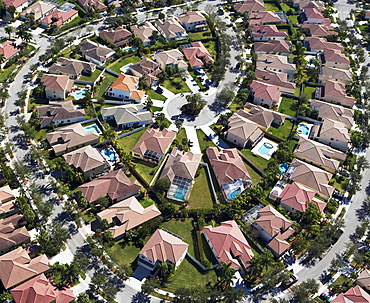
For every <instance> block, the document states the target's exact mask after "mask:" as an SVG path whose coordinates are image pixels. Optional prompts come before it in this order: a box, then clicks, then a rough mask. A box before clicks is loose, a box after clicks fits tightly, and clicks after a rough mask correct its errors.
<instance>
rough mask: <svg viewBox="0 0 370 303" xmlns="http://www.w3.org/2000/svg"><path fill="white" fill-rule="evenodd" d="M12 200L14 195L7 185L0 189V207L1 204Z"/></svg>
mask: <svg viewBox="0 0 370 303" xmlns="http://www.w3.org/2000/svg"><path fill="white" fill-rule="evenodd" d="M13 199H14V194H13V191H12V189H11V188H10V187H9V185H5V186H3V187H1V188H0V205H1V203H3V202H7V201H9V200H13Z"/></svg>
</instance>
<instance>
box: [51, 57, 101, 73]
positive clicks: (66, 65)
mask: <svg viewBox="0 0 370 303" xmlns="http://www.w3.org/2000/svg"><path fill="white" fill-rule="evenodd" d="M95 67H96V65H95V64H94V63H91V62H86V61H81V60H75V59H69V58H58V60H57V61H56V62H55V63H53V65H52V66H50V68H49V72H54V73H62V74H68V75H72V76H75V77H79V76H80V75H81V73H82V71H83V70H84V69H86V70H95Z"/></svg>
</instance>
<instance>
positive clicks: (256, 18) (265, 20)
mask: <svg viewBox="0 0 370 303" xmlns="http://www.w3.org/2000/svg"><path fill="white" fill-rule="evenodd" d="M282 18H283V19H282ZM248 23H249V26H255V25H265V24H286V23H287V22H286V17H285V15H284V13H281V14H277V13H276V12H274V11H262V12H254V13H250V14H249V18H248Z"/></svg>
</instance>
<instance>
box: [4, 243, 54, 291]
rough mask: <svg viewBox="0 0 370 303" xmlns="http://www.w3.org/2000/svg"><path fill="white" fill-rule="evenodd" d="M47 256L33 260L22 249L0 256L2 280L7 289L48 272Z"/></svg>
mask: <svg viewBox="0 0 370 303" xmlns="http://www.w3.org/2000/svg"><path fill="white" fill-rule="evenodd" d="M49 268H50V267H49V260H48V258H47V257H46V256H45V255H41V256H38V257H36V258H34V259H31V258H30V257H29V255H28V253H27V252H26V251H25V250H24V249H23V248H21V247H19V248H17V249H15V250H12V251H11V252H8V253H6V254H5V255H2V256H0V280H1V281H2V282H3V285H4V287H5V288H6V289H8V288H9V287H12V286H14V285H16V284H18V283H21V282H23V281H24V280H27V279H30V278H32V277H33V276H36V275H38V274H41V273H43V272H44V271H46V270H48V269H49Z"/></svg>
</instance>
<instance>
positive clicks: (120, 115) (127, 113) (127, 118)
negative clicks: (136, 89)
mask: <svg viewBox="0 0 370 303" xmlns="http://www.w3.org/2000/svg"><path fill="white" fill-rule="evenodd" d="M101 114H102V116H103V118H104V117H108V116H114V120H115V121H116V123H117V125H121V124H127V123H135V122H143V121H152V114H151V113H150V112H149V111H147V110H145V109H144V106H143V105H142V104H127V105H120V106H114V107H107V108H102V110H101Z"/></svg>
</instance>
